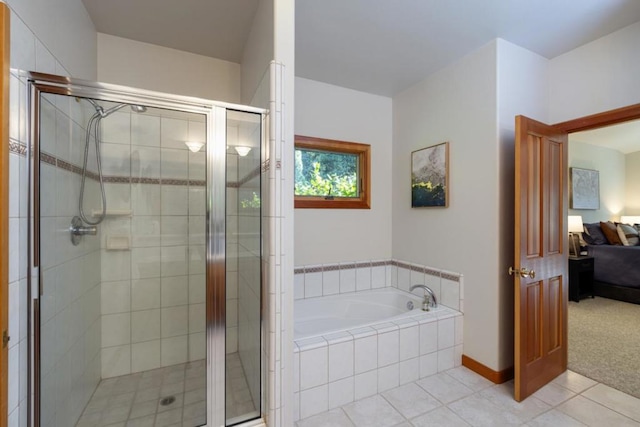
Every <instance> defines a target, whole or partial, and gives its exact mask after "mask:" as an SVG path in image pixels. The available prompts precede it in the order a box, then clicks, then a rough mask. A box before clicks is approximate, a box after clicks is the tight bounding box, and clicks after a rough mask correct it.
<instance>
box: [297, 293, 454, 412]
mask: <svg viewBox="0 0 640 427" xmlns="http://www.w3.org/2000/svg"><path fill="white" fill-rule="evenodd" d="M409 302H411V303H413V307H414V308H413V309H412V310H409V309H408V308H407V303H409ZM421 307H422V297H421V296H417V295H413V294H410V293H408V292H405V291H401V290H398V289H395V288H390V287H387V288H382V289H377V290H369V291H361V292H355V293H348V294H339V295H332V296H326V297H317V298H307V299H299V300H296V301H295V302H294V361H293V366H294V369H293V371H294V418H295V419H296V420H298V419H300V418H306V417H309V416H312V415H315V414H318V413H320V412H324V411H327V410H330V409H334V408H337V407H339V406H341V405H344V404H347V403H349V402H353V401H356V400H359V399H363V398H365V397H369V396H372V395H375V394H377V393H382V392H384V391H387V390H390V389H392V388H395V387H398V386H400V385H403V384H407V383H410V382H412V381H416V380H418V379H420V378H425V377H428V376H430V375H434V374H436V373H438V372H443V371H446V370H448V369H451V368H454V367H456V366H460V363H461V358H462V327H463V315H462V313H460V312H459V311H456V310H454V309H452V308H449V307H446V306H443V305H438V307H437V308H435V309H434V308H431V310H430V311H422V309H421Z"/></svg>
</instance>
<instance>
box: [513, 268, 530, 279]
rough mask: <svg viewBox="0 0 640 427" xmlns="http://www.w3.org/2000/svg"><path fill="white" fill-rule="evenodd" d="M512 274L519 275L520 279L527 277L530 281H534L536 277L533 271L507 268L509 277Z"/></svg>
mask: <svg viewBox="0 0 640 427" xmlns="http://www.w3.org/2000/svg"><path fill="white" fill-rule="evenodd" d="M514 273H517V274H519V275H520V277H529V278H531V279H534V278H535V277H536V272H535V271H533V270H529V269H527V268H525V267H522V268H521V269H520V270H518V269H515V268H513V267H509V276H512V275H513V274H514Z"/></svg>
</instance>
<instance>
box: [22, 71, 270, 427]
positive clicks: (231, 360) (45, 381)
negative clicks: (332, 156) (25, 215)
mask: <svg viewBox="0 0 640 427" xmlns="http://www.w3.org/2000/svg"><path fill="white" fill-rule="evenodd" d="M32 76H33V80H31V85H30V93H31V95H32V97H31V99H32V102H33V106H34V108H33V110H32V111H33V114H32V115H30V120H31V121H32V122H31V123H33V125H32V129H33V131H34V132H33V139H32V141H31V147H30V150H31V152H32V153H33V154H34V155H33V163H32V165H31V167H32V177H33V204H32V205H33V208H32V217H33V229H34V242H33V246H32V250H33V259H32V266H33V267H34V271H37V272H38V277H37V280H36V282H37V286H36V290H35V291H34V292H36V293H37V295H31V298H32V299H33V303H34V310H33V313H32V319H33V325H34V341H33V364H32V366H31V372H32V375H33V378H34V393H35V399H34V400H33V407H34V408H33V409H34V425H35V426H55V427H69V426H96V427H97V426H110V425H129V424H131V425H150V426H165V425H181V426H184V427H196V426H202V425H212V426H222V425H235V424H239V423H243V422H245V421H249V420H254V419H259V418H260V417H261V414H262V411H263V398H262V396H263V394H264V393H263V390H262V387H263V380H262V379H263V375H264V369H263V357H264V356H263V354H264V351H263V347H262V343H263V341H264V340H263V336H262V334H263V331H262V315H263V313H262V306H263V299H264V297H263V288H262V265H263V264H262V230H261V212H262V211H261V197H262V194H261V148H262V138H263V128H262V126H263V114H262V113H261V112H258V111H256V112H249V111H241V110H240V109H239V110H234V109H230V108H229V105H228V104H225V105H217V104H216V103H213V102H205V101H202V102H197V103H195V104H194V103H193V102H194V101H193V100H192V99H190V98H189V99H187V98H180V97H172V96H169V95H164V94H155V93H149V92H140V93H138V92H137V91H136V90H131V89H128V88H122V87H115V89H110V88H109V85H99V84H95V85H93V86H91V85H89V86H83V84H84V83H86V82H84V83H82V82H80V83H73V82H72V84H70V83H69V80H68V79H66V78H58V77H56V76H45V75H38V74H35V73H33V74H32ZM248 110H251V109H250V108H248ZM36 267H37V270H36ZM34 280H35V279H34Z"/></svg>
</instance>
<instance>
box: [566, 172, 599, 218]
mask: <svg viewBox="0 0 640 427" xmlns="http://www.w3.org/2000/svg"><path fill="white" fill-rule="evenodd" d="M569 175H570V178H571V197H570V199H571V204H570V206H571V209H600V173H599V172H598V171H596V170H591V169H581V168H571V173H570V174H569Z"/></svg>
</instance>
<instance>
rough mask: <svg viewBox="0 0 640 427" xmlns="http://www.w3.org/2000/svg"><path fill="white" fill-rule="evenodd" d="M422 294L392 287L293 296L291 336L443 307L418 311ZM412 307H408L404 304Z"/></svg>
mask: <svg viewBox="0 0 640 427" xmlns="http://www.w3.org/2000/svg"><path fill="white" fill-rule="evenodd" d="M422 300H423V298H422V297H419V296H417V295H414V294H410V293H408V292H404V291H400V290H398V289H395V288H384V289H378V290H372V291H363V292H355V293H349V294H339V295H331V296H326V297H319V298H307V299H301V300H297V301H295V303H294V317H295V322H294V323H295V325H294V339H296V340H298V339H304V338H310V337H315V336H318V335H326V334H330V333H332V332H336V331H342V330H348V329H355V328H360V327H364V326H369V325H372V324H375V323H378V322H393V321H394V320H399V319H402V318H407V317H413V316H417V315H422V314H425V313H437V312H438V311H442V310H443V307H442V306H440V305H439V306H438V307H437V308H433V307H431V308H430V310H429V311H428V312H425V311H422ZM409 303H411V304H412V305H413V309H412V310H411V309H409V308H408V306H407V305H408V304H409Z"/></svg>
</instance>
